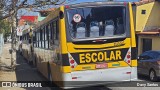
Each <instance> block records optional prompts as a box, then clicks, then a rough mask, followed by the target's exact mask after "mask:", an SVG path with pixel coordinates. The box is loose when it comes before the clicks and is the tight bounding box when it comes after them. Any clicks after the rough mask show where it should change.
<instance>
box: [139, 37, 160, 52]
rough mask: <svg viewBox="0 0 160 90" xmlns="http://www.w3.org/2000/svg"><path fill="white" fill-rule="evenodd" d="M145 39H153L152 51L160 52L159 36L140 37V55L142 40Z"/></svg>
mask: <svg viewBox="0 0 160 90" xmlns="http://www.w3.org/2000/svg"><path fill="white" fill-rule="evenodd" d="M143 38H149V39H152V50H160V37H159V36H149V35H148V36H139V41H138V55H140V54H141V53H142V47H143V43H142V39H143Z"/></svg>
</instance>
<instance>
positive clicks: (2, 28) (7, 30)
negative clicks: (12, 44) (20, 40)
mask: <svg viewBox="0 0 160 90" xmlns="http://www.w3.org/2000/svg"><path fill="white" fill-rule="evenodd" d="M0 33H3V35H4V38H5V39H6V38H7V37H8V36H10V34H11V26H10V23H9V22H8V21H7V20H1V21H0Z"/></svg>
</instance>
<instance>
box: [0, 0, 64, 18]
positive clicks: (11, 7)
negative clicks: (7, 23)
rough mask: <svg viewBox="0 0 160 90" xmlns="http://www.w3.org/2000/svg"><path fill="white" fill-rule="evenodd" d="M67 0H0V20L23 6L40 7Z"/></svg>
mask: <svg viewBox="0 0 160 90" xmlns="http://www.w3.org/2000/svg"><path fill="white" fill-rule="evenodd" d="M65 1H66V0H0V14H1V16H0V20H3V19H6V18H8V17H10V16H12V15H14V14H15V13H17V11H18V10H19V9H22V8H38V7H43V6H48V5H61V4H63V3H65Z"/></svg>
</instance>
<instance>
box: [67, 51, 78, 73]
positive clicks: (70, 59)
mask: <svg viewBox="0 0 160 90" xmlns="http://www.w3.org/2000/svg"><path fill="white" fill-rule="evenodd" d="M68 57H69V64H70V67H71V69H72V70H73V69H74V68H75V67H76V66H77V62H76V61H75V60H74V58H73V57H72V55H71V54H70V53H68Z"/></svg>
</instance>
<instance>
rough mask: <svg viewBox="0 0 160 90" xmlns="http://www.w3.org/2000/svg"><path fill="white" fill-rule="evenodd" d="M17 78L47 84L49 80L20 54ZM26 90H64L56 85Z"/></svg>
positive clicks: (88, 89)
mask: <svg viewBox="0 0 160 90" xmlns="http://www.w3.org/2000/svg"><path fill="white" fill-rule="evenodd" d="M16 57H17V58H16V63H17V65H16V69H15V72H16V78H17V82H43V83H44V82H46V83H48V81H47V79H46V78H45V77H43V76H42V74H40V73H39V72H38V70H37V69H36V68H35V67H33V66H32V65H29V64H28V63H27V61H26V60H25V58H24V57H23V56H21V55H20V54H19V53H18V52H17V54H16ZM24 89H26V90H62V89H60V88H58V87H56V86H55V85H53V87H49V86H48V87H47V86H46V87H43V88H24ZM69 90H110V89H109V88H106V87H105V86H95V87H86V88H76V89H69Z"/></svg>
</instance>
